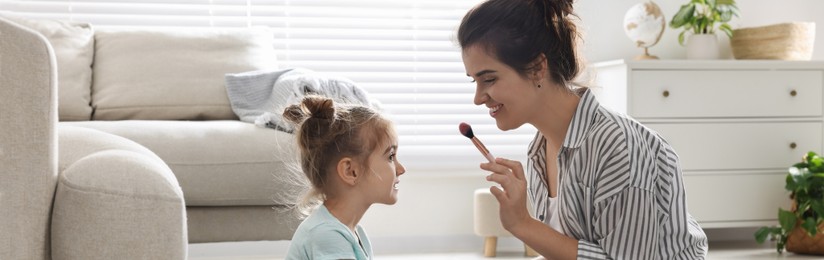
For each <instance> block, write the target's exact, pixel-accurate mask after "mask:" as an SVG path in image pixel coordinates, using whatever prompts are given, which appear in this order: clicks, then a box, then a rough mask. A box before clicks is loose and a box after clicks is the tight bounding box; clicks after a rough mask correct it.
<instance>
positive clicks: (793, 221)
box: [755, 152, 824, 254]
mask: <svg viewBox="0 0 824 260" xmlns="http://www.w3.org/2000/svg"><path fill="white" fill-rule="evenodd" d="M784 188H785V189H786V190H788V191H790V192H791V193H790V198H791V199H792V200H793V206H792V208H791V210H790V211H787V210H784V209H780V208H779V209H778V222H779V224H780V225H779V226H774V227H762V228H761V229H759V230H758V231H756V232H755V240H756V241H758V243H763V242H764V241H765V240H766V239H767V238H768V237H769V238H770V239H771V240H774V241H777V244H776V250H777V251H778V252H779V253H781V252H783V251H784V247H785V246H786V248H787V251H790V252H796V253H804V254H824V233H823V232H824V158H822V157H820V156H818V154H816V153H815V152H809V153H807V154H806V155H805V156H804V157H803V158H802V160H801V162H800V163H796V164H795V165H793V166H792V167H790V169H789V173H788V174H787V178H786V185H785V186H784Z"/></svg>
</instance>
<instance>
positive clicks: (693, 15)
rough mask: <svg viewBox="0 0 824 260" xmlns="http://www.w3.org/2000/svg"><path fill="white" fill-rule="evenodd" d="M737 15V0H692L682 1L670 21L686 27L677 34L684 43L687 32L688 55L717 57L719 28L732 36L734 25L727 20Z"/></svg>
mask: <svg viewBox="0 0 824 260" xmlns="http://www.w3.org/2000/svg"><path fill="white" fill-rule="evenodd" d="M733 16H736V17H737V16H738V7H736V5H735V0H690V2H689V3H687V4H685V5H682V6H681V9H679V10H678V12H677V13H675V16H673V17H672V21H670V27H672V28H675V29H678V28H683V31H681V33H680V34H678V43H680V44H681V45H684V40H685V38H686V36H687V33H690V35H689V39H688V40H687V43H686V46H687V58H688V59H717V58H718V39H717V38H716V36H715V32H716V31H717V30H721V31H723V32H724V33H726V34H727V36H729V37H732V27H731V26H730V24H728V22H729V21H730V20H732V17H733Z"/></svg>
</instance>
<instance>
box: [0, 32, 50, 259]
mask: <svg viewBox="0 0 824 260" xmlns="http://www.w3.org/2000/svg"><path fill="white" fill-rule="evenodd" d="M56 64H57V62H56V59H55V54H54V51H53V50H52V47H51V46H50V45H49V43H48V41H47V40H46V38H45V37H43V36H42V35H40V34H39V33H36V32H34V31H32V30H29V29H27V28H24V27H22V26H19V25H17V24H15V23H12V22H10V21H8V20H6V19H3V18H2V17H0V86H2V87H0V122H2V123H0V234H3V235H2V236H0V259H48V258H50V253H49V248H50V245H49V225H50V215H51V208H52V199H53V196H54V192H55V187H56V184H57V154H56V148H57V136H56V124H57V65H56Z"/></svg>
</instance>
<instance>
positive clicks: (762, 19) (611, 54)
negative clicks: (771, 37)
mask: <svg viewBox="0 0 824 260" xmlns="http://www.w3.org/2000/svg"><path fill="white" fill-rule="evenodd" d="M641 2H644V1H641V0H578V1H576V3H575V8H576V12H577V13H578V16H579V17H580V18H581V23H580V24H581V27H582V29H583V30H584V33H585V35H584V49H583V53H584V55H585V57H586V59H587V60H588V61H590V62H598V61H606V60H612V59H632V58H633V57H635V56H637V55H639V54H642V53H643V49H641V48H637V47H635V44H634V43H633V42H632V41H630V40H629V38H627V36H626V35H625V34H624V30H623V21H624V14H625V12H626V10H627V9H629V8H630V7H631V6H632V5H634V4H636V3H641ZM654 2H655V3H656V4H658V6H660V7H661V10H662V11H663V12H664V16H665V17H666V18H667V23H669V20H670V19H672V16H673V15H675V12H677V11H678V9H679V7H680V6H681V5H682V4H683V3H687V0H678V1H675V0H657V1H654ZM736 2H737V4H738V7H739V9H740V10H741V13H740V17H738V18H734V19H733V21H732V22H731V25H732V26H733V28H743V27H755V26H764V25H770V24H775V23H784V22H793V21H797V22H815V23H816V24H817V26H816V27H817V28H816V34H817V35H819V37H818V38H819V40H817V41H816V44H815V48H814V51H813V59H814V60H822V59H824V39H821V37H824V15H822V13H824V1H820V0H785V1H766V0H738V1H736ZM680 32H681V31H680V30H677V29H672V28H670V27H669V26H667V28H666V29H665V31H664V35H663V36H662V37H661V41H660V42H658V44H657V45H655V46H653V47H652V48H650V53H651V54H653V55H657V56H658V57H660V58H661V59H684V57H686V48H685V47H683V46H681V45H679V44H678V34H679V33H680ZM722 36H723V37H719V39H720V40H721V41H720V43H721V44H722V56H723V57H726V58H731V57H732V54H731V52H730V48H729V39H728V38H727V37H726V35H722Z"/></svg>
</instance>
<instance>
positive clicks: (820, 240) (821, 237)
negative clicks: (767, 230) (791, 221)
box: [787, 220, 824, 255]
mask: <svg viewBox="0 0 824 260" xmlns="http://www.w3.org/2000/svg"><path fill="white" fill-rule="evenodd" d="M798 221H799V222H800V221H801V220H798ZM822 232H824V223H822V224H821V225H818V233H816V234H815V236H813V237H810V236H809V235H807V232H806V231H804V228H802V227H801V225H800V223H799V224H798V225H796V226H795V228H794V229H793V231H792V232H790V235H789V236H787V252H794V253H799V254H812V255H824V233H822Z"/></svg>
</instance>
